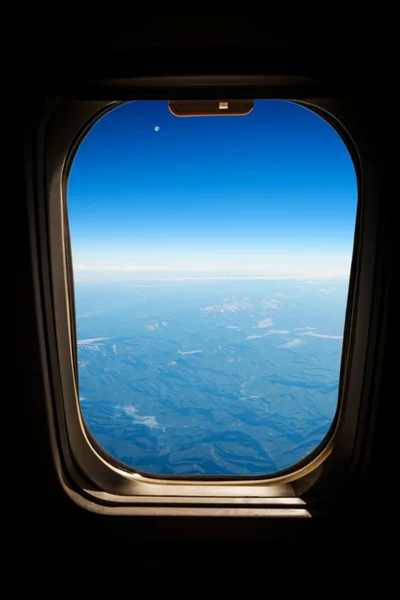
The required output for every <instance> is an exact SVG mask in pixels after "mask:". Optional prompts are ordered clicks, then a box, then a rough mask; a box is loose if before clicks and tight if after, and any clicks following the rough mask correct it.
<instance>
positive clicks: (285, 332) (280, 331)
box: [268, 329, 290, 335]
mask: <svg viewBox="0 0 400 600" xmlns="http://www.w3.org/2000/svg"><path fill="white" fill-rule="evenodd" d="M268 333H274V334H277V335H285V334H287V333H290V331H289V329H270V330H269V332H268Z"/></svg>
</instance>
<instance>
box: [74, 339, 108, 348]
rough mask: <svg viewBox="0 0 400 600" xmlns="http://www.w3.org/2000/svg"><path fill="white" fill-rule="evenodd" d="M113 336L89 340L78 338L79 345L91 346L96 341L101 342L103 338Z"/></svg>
mask: <svg viewBox="0 0 400 600" xmlns="http://www.w3.org/2000/svg"><path fill="white" fill-rule="evenodd" d="M110 339H111V338H107V337H106V338H90V339H88V340H78V346H89V345H90V344H94V343H95V342H101V341H102V340H110Z"/></svg>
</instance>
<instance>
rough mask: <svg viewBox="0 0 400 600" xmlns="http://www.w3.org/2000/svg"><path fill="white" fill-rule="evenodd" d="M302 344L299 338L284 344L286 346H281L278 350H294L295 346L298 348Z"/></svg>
mask: <svg viewBox="0 0 400 600" xmlns="http://www.w3.org/2000/svg"><path fill="white" fill-rule="evenodd" d="M302 343H303V342H302V341H301V340H299V338H294V339H293V340H291V341H290V342H286V344H282V346H280V348H295V347H296V346H300V344H302Z"/></svg>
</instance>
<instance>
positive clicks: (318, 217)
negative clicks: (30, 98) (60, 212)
mask: <svg viewBox="0 0 400 600" xmlns="http://www.w3.org/2000/svg"><path fill="white" fill-rule="evenodd" d="M157 128H158V129H157ZM356 204H357V183H356V176H355V171H354V167H353V163H352V160H351V158H350V155H349V153H348V151H347V149H346V147H345V145H344V143H343V142H342V140H341V139H340V137H339V135H338V134H337V133H336V132H335V131H334V129H333V128H332V127H331V126H330V125H328V123H326V122H325V121H324V120H323V119H321V118H320V117H319V116H317V115H315V114H314V113H312V112H311V111H310V110H308V109H306V108H304V107H301V106H298V105H295V104H292V103H290V102H287V101H279V100H260V101H257V100H256V102H255V108H254V110H253V111H252V112H251V113H250V114H249V115H247V116H242V117H228V116H224V117H181V118H179V117H175V116H173V115H172V114H171V113H170V112H169V110H168V103H167V102H164V101H152V102H144V101H141V102H131V103H129V104H125V105H123V106H121V107H118V108H117V109H115V110H114V111H112V112H111V113H109V114H108V115H106V116H105V117H103V118H102V119H101V120H100V121H99V122H98V123H97V124H96V125H95V126H94V127H93V129H92V130H91V131H90V132H89V134H88V135H87V137H86V138H85V139H84V141H83V142H82V144H81V146H80V147H79V149H78V152H77V154H76V157H75V159H74V162H73V165H72V169H71V173H70V179H69V184H68V211H69V219H70V228H71V237H72V252H73V260H74V269H75V275H76V277H77V278H79V280H85V279H93V278H95V279H99V280H103V279H104V280H107V279H109V278H110V277H114V278H115V277H118V278H124V279H126V278H139V279H146V278H149V279H151V278H156V279H157V278H171V279H176V278H178V279H179V278H204V277H205V278H207V277H211V278H214V277H215V278H219V277H239V278H246V277H266V278H274V277H282V278H303V277H304V278H310V277H347V276H348V275H349V270H350V261H351V253H352V247H353V237H354V224H355V214H356Z"/></svg>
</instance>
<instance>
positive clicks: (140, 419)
mask: <svg viewBox="0 0 400 600" xmlns="http://www.w3.org/2000/svg"><path fill="white" fill-rule="evenodd" d="M116 408H119V409H120V410H123V411H124V412H125V413H126V414H127V415H130V416H132V417H133V422H134V423H138V424H140V425H145V426H146V427H148V428H149V429H157V428H159V427H160V425H159V424H158V422H157V420H156V418H155V417H154V416H153V415H145V416H140V415H138V414H137V409H136V408H135V407H134V406H116Z"/></svg>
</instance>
